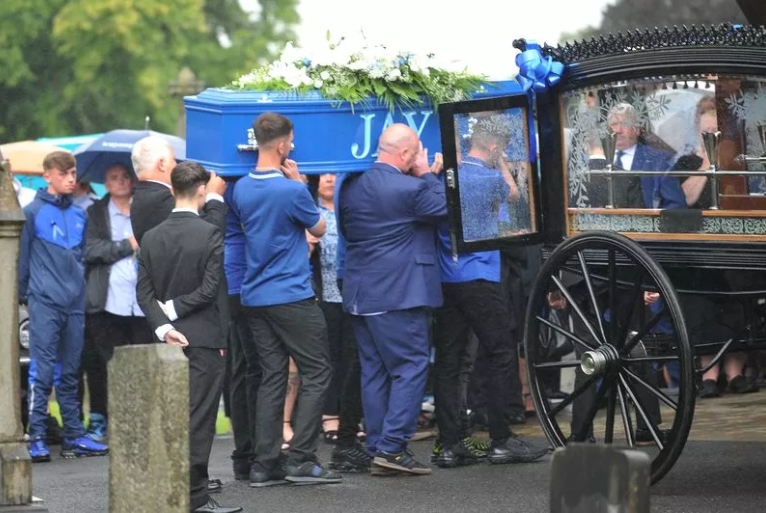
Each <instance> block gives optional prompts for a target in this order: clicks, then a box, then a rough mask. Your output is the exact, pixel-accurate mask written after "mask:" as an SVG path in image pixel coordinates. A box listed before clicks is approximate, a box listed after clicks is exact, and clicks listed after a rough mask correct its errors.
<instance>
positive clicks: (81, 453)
mask: <svg viewBox="0 0 766 513" xmlns="http://www.w3.org/2000/svg"><path fill="white" fill-rule="evenodd" d="M108 453H109V446H107V445H106V444H100V443H98V442H96V441H94V440H92V439H91V438H90V437H89V436H88V435H83V436H81V437H80V438H76V439H74V440H72V439H70V438H65V439H64V442H63V443H62V444H61V457H62V458H67V459H70V458H83V457H85V456H104V455H106V454H108Z"/></svg>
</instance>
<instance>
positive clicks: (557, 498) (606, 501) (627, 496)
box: [550, 444, 651, 513]
mask: <svg viewBox="0 0 766 513" xmlns="http://www.w3.org/2000/svg"><path fill="white" fill-rule="evenodd" d="M650 485H651V460H650V458H649V455H647V454H646V453H643V452H641V451H635V450H627V449H626V450H620V449H615V448H613V447H611V446H608V445H596V444H570V445H568V446H567V447H566V448H562V449H557V450H556V452H554V453H553V458H552V459H551V507H550V511H551V513H649V487H650Z"/></svg>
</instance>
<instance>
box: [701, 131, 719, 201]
mask: <svg viewBox="0 0 766 513" xmlns="http://www.w3.org/2000/svg"><path fill="white" fill-rule="evenodd" d="M720 140H721V132H702V143H703V145H704V146H705V153H707V159H708V161H710V168H709V171H710V172H711V173H713V175H712V176H711V177H710V194H711V196H713V197H712V199H711V206H710V210H718V177H717V176H715V172H716V169H717V168H718V143H719V141H720Z"/></svg>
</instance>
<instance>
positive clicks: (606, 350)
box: [580, 344, 620, 376]
mask: <svg viewBox="0 0 766 513" xmlns="http://www.w3.org/2000/svg"><path fill="white" fill-rule="evenodd" d="M619 365H620V353H619V352H618V351H617V349H615V348H614V346H612V345H610V344H605V345H603V346H601V347H599V348H598V349H594V350H593V351H586V352H585V353H583V355H582V358H580V369H582V371H583V372H584V373H585V374H586V375H588V376H593V375H596V376H603V375H605V374H608V373H609V372H612V371H613V370H615V369H617V368H618V367H619Z"/></svg>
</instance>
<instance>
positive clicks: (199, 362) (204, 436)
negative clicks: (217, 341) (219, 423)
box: [184, 347, 226, 510]
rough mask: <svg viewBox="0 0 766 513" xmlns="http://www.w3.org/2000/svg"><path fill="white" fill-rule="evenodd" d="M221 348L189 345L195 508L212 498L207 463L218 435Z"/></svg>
mask: <svg viewBox="0 0 766 513" xmlns="http://www.w3.org/2000/svg"><path fill="white" fill-rule="evenodd" d="M222 352H223V351H222V350H221V349H209V348H207V347H187V348H185V349H184V353H185V354H186V356H187V358H189V478H190V484H191V488H190V491H191V503H190V505H191V509H192V510H194V509H196V508H199V507H200V506H202V505H203V504H205V503H207V501H208V498H209V497H208V494H207V482H208V473H207V465H208V461H209V460H210V450H211V449H212V448H213V439H214V438H215V421H216V417H217V416H218V405H219V404H220V402H221V390H222V387H223V374H224V369H225V366H226V356H224V355H223V354H221V353H222Z"/></svg>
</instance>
